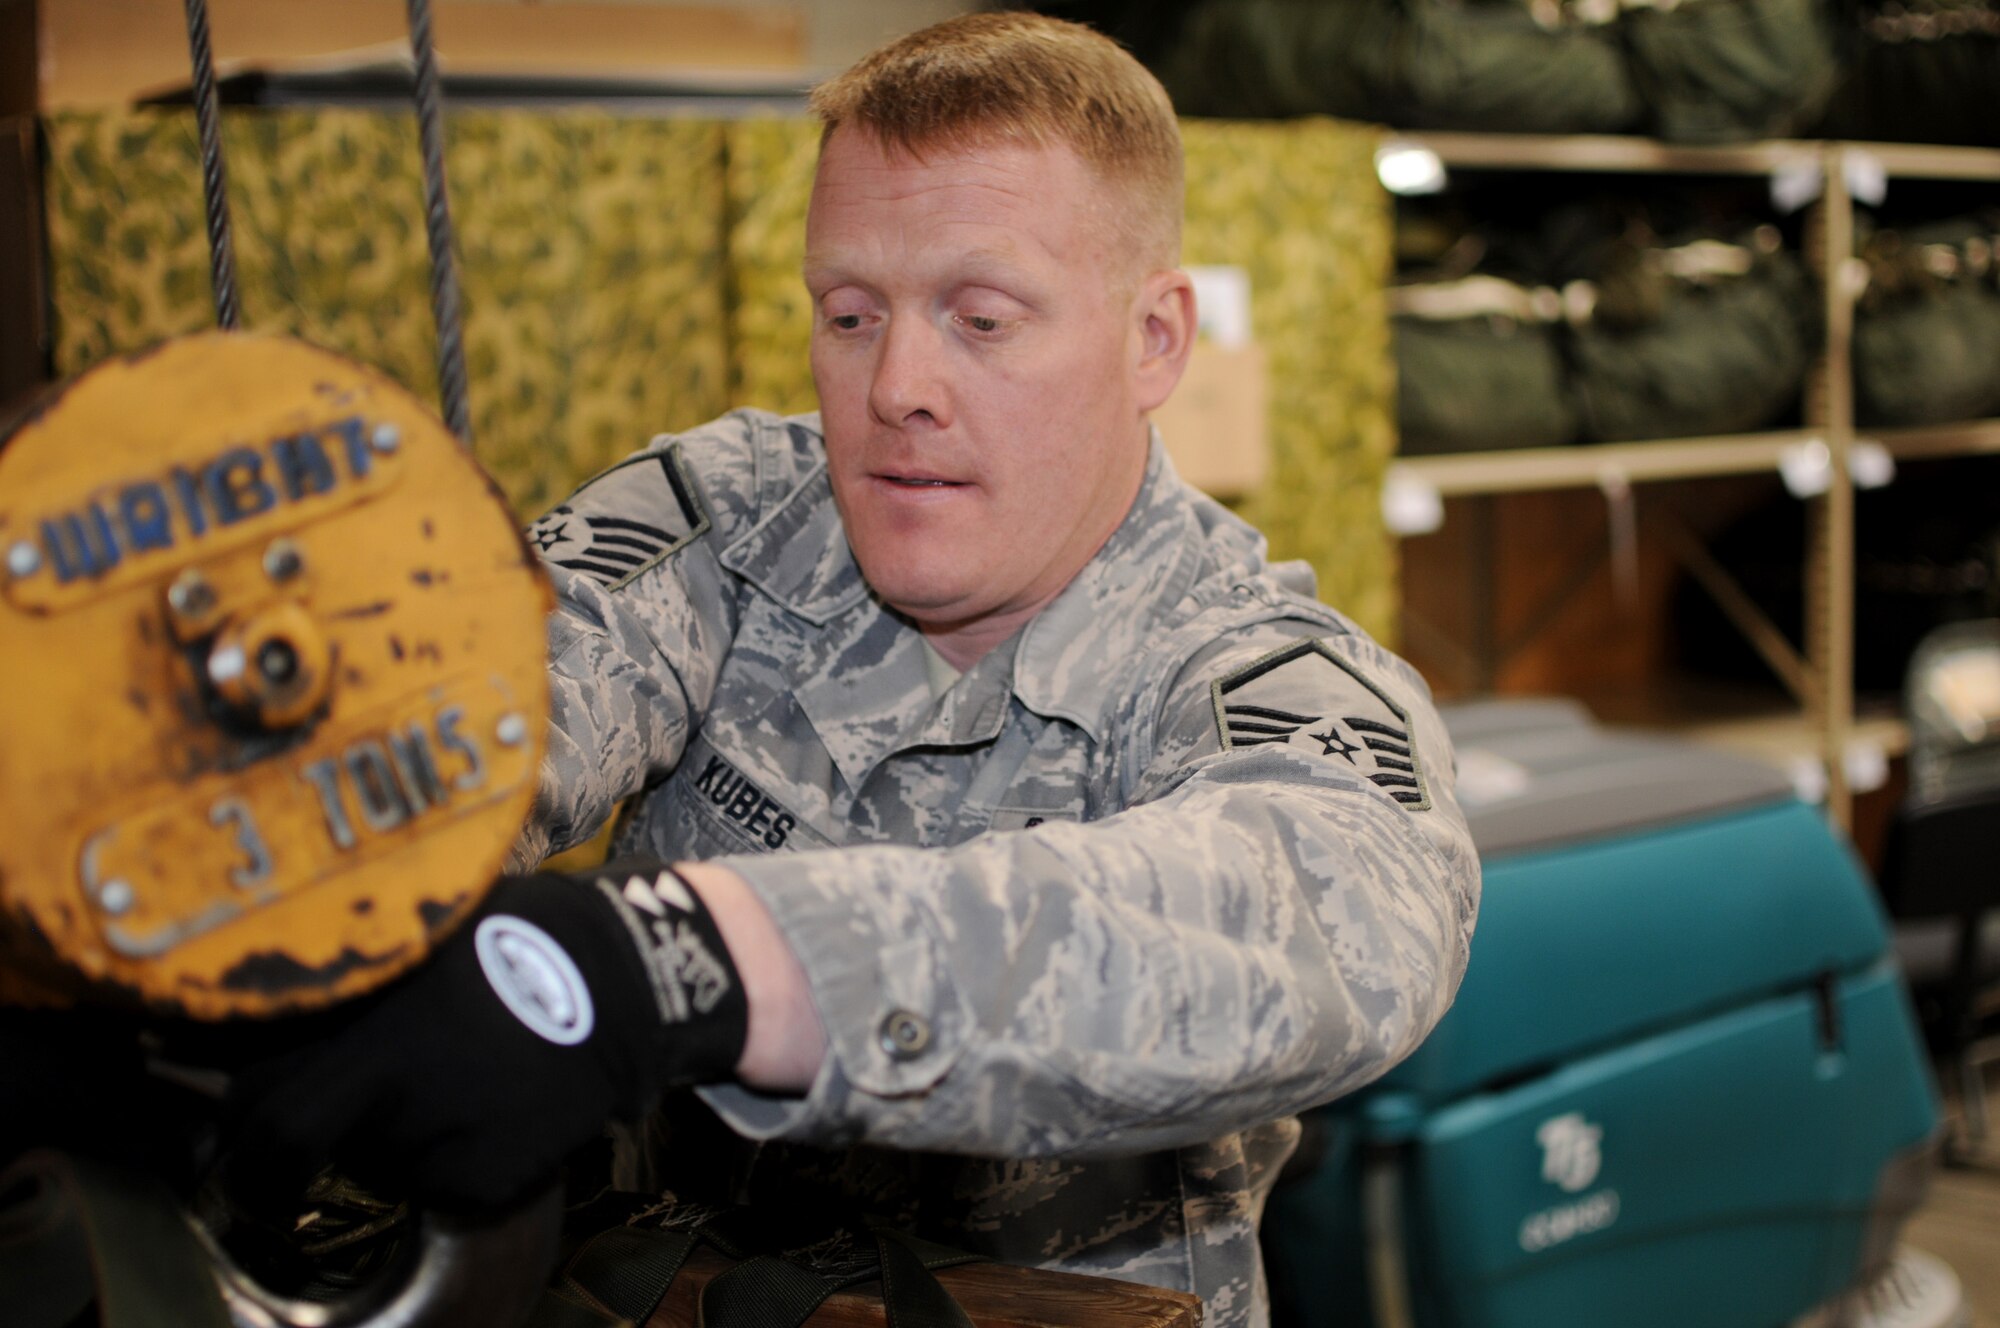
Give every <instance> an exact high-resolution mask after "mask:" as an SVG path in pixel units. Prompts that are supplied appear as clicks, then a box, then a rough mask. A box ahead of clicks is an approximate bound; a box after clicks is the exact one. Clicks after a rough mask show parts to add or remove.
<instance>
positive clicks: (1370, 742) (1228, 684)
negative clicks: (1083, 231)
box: [1212, 640, 1431, 811]
mask: <svg viewBox="0 0 2000 1328" xmlns="http://www.w3.org/2000/svg"><path fill="white" fill-rule="evenodd" d="M1212 691H1213V694H1214V698H1215V724H1216V730H1217V732H1218V734H1219V735H1220V737H1221V739H1222V746H1223V750H1225V751H1231V750H1235V749H1236V748H1240V747H1268V746H1284V747H1289V748H1291V749H1292V750H1294V751H1298V752H1303V753H1305V754H1306V755H1308V756H1311V757H1315V758H1318V759H1322V760H1327V761H1334V762H1339V763H1342V764H1344V765H1346V766H1347V767H1348V768H1350V769H1352V770H1353V771H1354V772H1355V773H1356V774H1358V775H1360V776H1361V777H1362V778H1364V779H1366V780H1368V781H1369V782H1370V783H1372V784H1374V785H1375V786H1376V787H1377V788H1379V789H1381V790H1382V791H1383V792H1385V793H1387V794H1388V795H1389V796H1390V797H1392V798H1394V799H1395V800H1396V801H1397V802H1400V803H1402V804H1403V805H1404V806H1406V807H1409V808H1410V809H1411V810H1412V811H1422V810H1424V809H1426V808H1428V807H1429V806H1430V805H1431V799H1430V789H1429V788H1428V787H1427V786H1426V784H1425V783H1424V774H1423V768H1422V764H1421V762H1419V760H1418V759H1417V744H1416V734H1415V733H1414V732H1412V731H1411V726H1410V718H1409V716H1408V715H1407V714H1406V713H1404V711H1403V708H1402V707H1401V706H1399V705H1397V704H1396V702H1395V701H1393V700H1392V699H1390V697H1389V694H1388V693H1387V692H1385V691H1383V690H1382V689H1381V688H1380V687H1378V686H1376V685H1375V683H1374V682H1373V681H1371V680H1370V679H1368V678H1367V677H1366V676H1364V675H1363V674H1362V673H1361V672H1360V670H1358V669H1357V668H1355V666H1354V665H1353V664H1352V663H1350V662H1349V661H1347V660H1345V659H1342V658H1341V657H1340V656H1339V655H1337V654H1335V653H1334V652H1333V651H1332V650H1331V649H1329V648H1328V646H1327V644H1326V643H1325V642H1324V641H1320V640H1310V641H1300V642H1297V643H1296V644H1293V645H1289V646H1286V647H1284V648H1283V649H1282V650H1277V651H1273V652H1272V653H1271V654H1269V655H1266V656H1265V657H1264V658H1262V659H1260V660H1256V661H1253V662H1252V663H1250V664H1247V665H1245V666H1244V667H1243V668H1240V669H1238V670H1236V671H1235V672H1234V673H1230V674H1226V675H1224V676H1223V677H1221V678H1218V679H1216V680H1215V682H1214V684H1213V686H1212Z"/></svg>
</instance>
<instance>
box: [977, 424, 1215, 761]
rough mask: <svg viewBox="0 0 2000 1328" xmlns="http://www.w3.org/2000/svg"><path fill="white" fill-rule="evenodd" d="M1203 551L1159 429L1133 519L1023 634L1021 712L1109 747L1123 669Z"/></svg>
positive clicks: (1182, 592) (1018, 657)
mask: <svg viewBox="0 0 2000 1328" xmlns="http://www.w3.org/2000/svg"><path fill="white" fill-rule="evenodd" d="M1202 547H1203V540H1202V532H1201V529H1200V526H1199V523H1198V522H1197V520H1196V518H1195V515H1194V513H1193V511H1192V510H1191V509H1190V508H1189V506H1188V503H1187V498H1186V491H1185V489H1184V487H1183V486H1182V484H1181V481H1180V477H1179V476H1178V475H1177V474H1175V473H1174V467H1173V463H1172V462H1171V461H1169V460H1168V459H1167V452H1166V448H1165V447H1164V446H1163V445H1162V444H1161V442H1160V435H1159V431H1158V430H1157V429H1156V430H1154V431H1153V434H1152V443H1151V450H1150V452H1149V454H1148V456H1147V459H1146V477H1145V479H1144V480H1143V481H1142V482H1141V483H1140V486H1139V496H1138V497H1137V498H1135V499H1134V500H1133V502H1132V510H1131V511H1129V512H1127V513H1126V514H1125V519H1124V520H1123V521H1121V522H1120V523H1119V524H1118V529H1116V530H1115V531H1113V532H1112V533H1111V538H1110V539H1108V540H1106V541H1105V542H1104V547H1103V548H1101V549H1099V550H1098V551H1097V556H1096V557H1094V558H1092V559H1091V560H1090V561H1089V562H1088V563H1085V564H1084V566H1083V570H1082V571H1080V572H1078V573H1077V574H1076V578H1075V579H1074V580H1072V581H1071V582H1070V583H1069V585H1067V586H1065V587H1064V588H1063V591H1062V593H1061V594H1060V595H1057V596H1056V598H1055V600H1054V601H1053V602H1052V603H1051V604H1050V605H1049V606H1048V607H1047V608H1045V609H1043V610H1042V611H1041V612H1040V613H1039V614H1037V615H1035V618H1034V620H1033V621H1032V622H1030V623H1029V624H1028V625H1027V627H1025V628H1024V629H1023V630H1022V632H1021V635H1020V637H1019V644H1018V645H1017V646H1016V648H1015V650H1014V666H1013V688H1014V694H1015V695H1016V696H1018V697H1020V698H1021V704H1023V705H1025V706H1026V707H1028V709H1030V710H1032V711H1034V712H1035V713H1036V714H1038V715H1041V716H1043V717H1045V718H1050V719H1066V720H1068V721H1070V722H1071V723H1073V724H1075V725H1077V726H1078V727H1079V728H1082V729H1083V730H1084V731H1085V732H1087V733H1089V734H1090V736H1091V738H1092V739H1094V740H1096V741H1099V742H1101V741H1103V739H1104V726H1105V719H1106V714H1105V712H1106V710H1107V708H1108V707H1109V705H1110V703H1111V699H1112V695H1113V689H1114V687H1115V684H1116V679H1117V675H1118V671H1119V670H1118V666H1119V664H1120V663H1122V662H1123V661H1125V660H1127V659H1130V658H1131V657H1132V656H1134V655H1136V654H1137V653H1138V652H1139V651H1140V650H1142V649H1143V648H1144V647H1145V645H1146V643H1147V642H1148V640H1150V639H1151V637H1152V635H1153V634H1154V632H1155V631H1156V630H1157V628H1158V625H1159V621H1160V618H1161V616H1162V615H1163V614H1164V613H1165V612H1166V611H1167V610H1168V609H1169V608H1171V607H1172V606H1173V605H1175V604H1177V603H1179V602H1180V601H1181V599H1182V598H1183V597H1185V596H1186V594H1187V593H1188V591H1189V589H1190V588H1191V587H1192V586H1193V584H1194V581H1195V577H1196V574H1197V572H1198V570H1199V566H1200V560H1201V551H1202Z"/></svg>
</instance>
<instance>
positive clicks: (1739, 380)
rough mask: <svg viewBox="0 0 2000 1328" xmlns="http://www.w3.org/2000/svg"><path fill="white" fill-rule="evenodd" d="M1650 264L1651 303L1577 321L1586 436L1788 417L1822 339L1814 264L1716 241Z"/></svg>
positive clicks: (1616, 437) (1663, 434)
mask: <svg viewBox="0 0 2000 1328" xmlns="http://www.w3.org/2000/svg"><path fill="white" fill-rule="evenodd" d="M1649 257H1651V258H1652V260H1653V261H1652V262H1650V263H1649V268H1652V269H1654V270H1656V271H1657V273H1658V275H1659V276H1660V278H1661V279H1660V280H1659V281H1658V282H1657V283H1655V284H1653V285H1652V286H1651V288H1650V289H1649V290H1648V291H1647V294H1646V296H1645V298H1643V299H1637V300H1633V299H1628V298H1622V297H1621V299H1620V300H1618V301H1617V302H1616V303H1613V302H1610V301H1606V300H1604V299H1600V300H1599V302H1598V305H1597V307H1596V309H1595V310H1594V311H1593V312H1592V314H1591V316H1590V317H1588V318H1582V319H1575V320H1572V323H1573V325H1572V327H1571V329H1570V331H1569V334H1568V338H1567V340H1568V360H1569V385H1570V393H1571V397H1572V399H1573V400H1574V402H1575V404H1576V409H1577V414H1578V417H1579V422H1580V426H1581V429H1582V432H1583V435H1584V437H1585V438H1586V439H1588V440H1590V441H1594V442H1616V441H1624V440H1628V439H1637V438H1685V437H1693V436H1699V435H1703V434H1726V433H1741V432H1744V431H1746V430H1752V429H1759V428H1764V427H1766V426H1769V425H1771V424H1773V423H1774V422H1776V421H1777V420H1779V419H1780V418H1782V417H1783V416H1784V415H1785V414H1786V412H1787V411H1788V410H1789V409H1790V408H1791V407H1792V406H1793V405H1794V404H1795V403H1796V402H1797V400H1798V397H1799V391H1800V388H1801V385H1802V384H1803V383H1804V381H1805V374H1806V369H1807V367H1808V366H1809V364H1810V362H1811V358H1812V353H1813V349H1814V346H1815V344H1816V342H1817V339H1818V338H1817V334H1816V329H1817V326H1818V320H1817V317H1816V308H1817V307H1816V304H1815V300H1816V299H1817V295H1816V292H1815V290H1814V288H1813V285H1812V283H1811V282H1810V281H1809V280H1808V279H1807V277H1806V274H1805V269H1804V267H1803V266H1802V265H1801V264H1800V263H1799V262H1798V260H1797V259H1795V258H1793V257H1792V256H1791V255H1789V254H1785V253H1782V252H1757V251H1755V250H1754V249H1753V248H1752V247H1750V246H1744V245H1725V244H1719V243H1716V242H1712V241H1704V242H1699V243H1697V244H1693V245H1686V246H1680V247H1677V248H1673V249H1655V250H1652V251H1650V255H1649ZM1634 284H1637V285H1640V286H1645V285H1647V283H1643V282H1641V283H1634ZM1608 289H1615V288H1608ZM1628 309H1630V310H1632V311H1634V312H1630V313H1628V312H1626V311H1627V310H1628Z"/></svg>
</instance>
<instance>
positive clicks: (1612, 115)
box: [1157, 0, 1641, 134]
mask: <svg viewBox="0 0 2000 1328" xmlns="http://www.w3.org/2000/svg"><path fill="white" fill-rule="evenodd" d="M1537 12H1543V13H1544V14H1545V18H1544V20H1542V21H1538V20H1537V18H1536V13H1537ZM1566 14H1567V11H1566V10H1565V9H1563V8H1562V7H1561V6H1560V5H1559V4H1557V3H1554V2H1553V0H1551V2H1550V3H1546V4H1543V5H1540V6H1536V7H1535V8H1534V9H1531V7H1530V6H1529V5H1528V4H1527V3H1524V2H1523V0H1208V2H1207V3H1204V4H1198V5H1197V6H1195V7H1194V8H1193V9H1192V10H1191V11H1190V12H1189V13H1188V15H1187V18H1186V21H1185V23H1184V24H1183V25H1182V27H1181V29H1180V32H1179V35H1178V37H1177V39H1176V41H1175V43H1174V45H1173V47H1172V49H1171V50H1169V51H1168V52H1167V53H1166V54H1165V55H1163V56H1162V57H1161V60H1160V63H1159V67H1158V69H1157V72H1158V74H1159V76H1160V80H1161V82H1163V83H1164V84H1165V85H1166V87H1167V91H1168V92H1169V93H1171V94H1172V96H1173V99H1174V104H1175V106H1177V107H1178V108H1179V109H1180V110H1181V112H1182V113H1183V114H1187V115H1215V116H1287V115H1308V114H1326V115H1339V116H1345V117H1348V118H1352V119H1360V120H1373V121H1378V122H1381V123H1386V124H1392V125H1397V126H1400V127H1403V128H1410V129H1484V130H1506V131H1513V132H1517V133H1551V134H1561V133H1616V132H1619V131H1621V130H1625V129H1629V128H1632V127H1633V126H1635V125H1636V124H1637V123H1638V122H1639V120H1640V117H1641V106H1640V103H1639V100H1638V97H1637V95H1636V91H1635V89H1634V87H1633V84H1632V79H1631V76H1630V74H1629V73H1628V71H1627V69H1626V66H1625V61H1624V57H1623V54H1622V52H1621V51H1620V49H1619V46H1618V43H1617V40H1616V38H1615V37H1614V36H1613V34H1612V33H1611V32H1610V30H1609V29H1608V28H1606V27H1604V26H1602V25H1591V24H1584V23H1580V22H1575V21H1573V20H1571V19H1569V18H1568V17H1566Z"/></svg>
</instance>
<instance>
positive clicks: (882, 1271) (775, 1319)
mask: <svg viewBox="0 0 2000 1328" xmlns="http://www.w3.org/2000/svg"><path fill="white" fill-rule="evenodd" d="M842 1230H845V1231H848V1232H852V1233H853V1234H854V1235H855V1236H856V1237H857V1238H858V1251H857V1252H858V1253H861V1254H862V1255H863V1256H864V1257H863V1258H861V1259H858V1260H857V1259H848V1260H844V1261H842V1262H841V1263H839V1264H838V1265H836V1266H834V1267H833V1268H830V1269H828V1270H825V1271H822V1270H820V1269H815V1268H812V1267H808V1266H807V1265H806V1264H804V1263H799V1262H795V1261H794V1258H793V1257H787V1256H786V1255H783V1254H774V1253H770V1252H769V1251H771V1250H773V1249H774V1248H778V1247H791V1248H794V1249H803V1248H804V1247H805V1246H807V1245H811V1244H814V1243H815V1240H816V1238H817V1237H821V1236H826V1235H830V1234H836V1233H839V1232H841V1231H842ZM698 1244H706V1245H709V1246H711V1247H712V1248H714V1249H716V1250H718V1251H720V1252H721V1253H723V1254H724V1255H727V1256H728V1257H729V1258H732V1259H736V1260H739V1261H740V1262H738V1263H737V1264H736V1265H735V1266H734V1267H731V1268H728V1269H726V1270H724V1271H723V1272H720V1273H718V1274H716V1275H715V1277H714V1278H713V1279H712V1280H710V1282H709V1283H708V1285H706V1286H705V1287H703V1288H702V1292H701V1296H700V1298H699V1301H698V1304H697V1310H696V1314H697V1320H696V1321H697V1323H699V1324H700V1325H701V1328H800V1326H801V1325H803V1324H804V1323H805V1322H806V1320H808V1319H810V1318H811V1317H812V1316H813V1314H814V1312H815V1311H817V1310H818V1309H819V1307H820V1306H821V1305H823V1304H824V1303H825V1302H826V1300H827V1298H828V1297H829V1296H831V1295H833V1294H834V1293H835V1292H836V1291H839V1290H842V1289H843V1288H846V1287H850V1286H855V1285H857V1284H859V1283H863V1282H869V1281H874V1280H876V1279H877V1278H879V1279H880V1280H881V1282H882V1302H883V1309H884V1312H885V1315H886V1317H887V1319H888V1328H973V1323H972V1320H971V1319H970V1318H969V1317H968V1316H967V1315H966V1313H965V1311H964V1310H963V1309H962V1308H960V1307H959V1305H958V1303H957V1302H956V1301H954V1300H953V1299H952V1297H951V1293H950V1292H949V1291H946V1290H945V1289H944V1286H943V1284H942V1283H940V1282H939V1281H938V1280H937V1278H936V1276H935V1275H934V1273H933V1270H934V1269H938V1268H950V1267H954V1266H956V1265H958V1264H965V1263H973V1262H976V1261H977V1260H979V1259H980V1258H981V1256H980V1255H977V1254H968V1253H967V1252H965V1251H964V1250H955V1249H952V1248H950V1247H949V1246H945V1245H939V1244H936V1243H935V1242H932V1241H927V1240H924V1239H922V1238H921V1237H917V1236H910V1235H905V1234H903V1233H902V1232H897V1231H886V1230H882V1229H880V1228H866V1229H864V1228H862V1227H861V1226H859V1225H844V1224H841V1223H837V1222H836V1223H831V1224H821V1223H814V1224H810V1225H802V1224H801V1223H800V1222H799V1221H798V1220H797V1216H796V1215H795V1214H791V1215H786V1216H785V1217H784V1218H783V1219H782V1220H775V1221H774V1220H773V1219H772V1217H771V1216H770V1215H768V1214H763V1213H759V1212H758V1211H756V1210H754V1209H742V1208H737V1209H732V1210H730V1211H728V1212H725V1213H722V1214H719V1215H717V1216H715V1217H713V1218H711V1219H709V1220H708V1221H706V1222H703V1223H702V1224H701V1225H699V1226H694V1227H687V1228H682V1229H679V1230H673V1231H657V1230H648V1229H645V1228H639V1227H627V1226H620V1227H613V1228H611V1229H610V1230H608V1231H604V1232H600V1233H599V1234H598V1235H596V1236H594V1237H592V1238H591V1239H590V1240H588V1241H587V1242H585V1244H584V1245H583V1246H582V1247H581V1248H580V1249H578V1251H577V1253H576V1254H575V1256H574V1257H572V1258H571V1260H570V1262H569V1265H568V1267H567V1268H565V1269H564V1271H563V1275H562V1278H561V1279H560V1281H559V1283H558V1284H557V1286H556V1287H555V1289H554V1291H553V1292H552V1294H551V1297H550V1299H551V1300H552V1301H559V1302H560V1303H556V1304H547V1305H544V1306H543V1307H542V1309H541V1311H539V1312H538V1313H537V1316H536V1318H535V1319H534V1320H533V1321H532V1322H531V1323H530V1325H529V1328H603V1325H604V1324H605V1323H606V1322H608V1321H612V1320H617V1321H624V1322H630V1323H633V1324H639V1325H643V1324H644V1323H645V1322H646V1320H647V1319H649V1318H651V1317H652V1315H653V1313H654V1312H655V1311H656V1310H657V1309H658V1308H659V1306H660V1303H661V1301H663V1300H664V1299H665V1298H666V1294H667V1291H668V1288H669V1287H671V1286H672V1284H673V1280H674V1278H675V1277H676V1276H677V1275H678V1274H679V1273H680V1270H681V1268H682V1267H683V1266H684V1265H685V1264H686V1262H687V1259H688V1256H689V1254H691V1253H692V1252H693V1250H694V1247H695V1246H696V1245H698ZM868 1254H872V1255H873V1256H874V1257H873V1258H872V1259H869V1258H866V1257H865V1256H866V1255H868ZM584 1315H592V1316H596V1317H594V1318H586V1317H581V1316H584Z"/></svg>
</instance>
